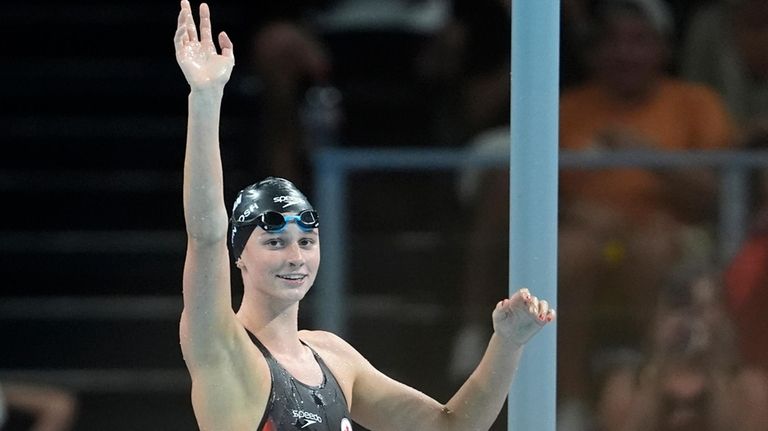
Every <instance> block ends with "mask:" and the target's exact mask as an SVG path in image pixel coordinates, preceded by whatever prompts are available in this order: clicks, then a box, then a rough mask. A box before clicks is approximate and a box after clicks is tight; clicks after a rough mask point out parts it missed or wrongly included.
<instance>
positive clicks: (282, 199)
mask: <svg viewBox="0 0 768 431" xmlns="http://www.w3.org/2000/svg"><path fill="white" fill-rule="evenodd" d="M305 210H314V208H312V204H310V203H309V200H308V199H307V197H306V196H304V193H302V192H301V191H300V190H299V189H298V188H297V187H296V186H295V185H294V184H293V183H292V182H290V181H288V180H286V179H285V178H278V177H267V178H265V179H263V180H261V181H259V182H258V183H256V184H251V185H250V186H248V187H246V188H244V189H242V190H240V193H238V194H237V199H235V203H234V205H233V207H232V217H231V218H230V224H231V231H230V232H231V233H230V244H231V245H232V252H233V256H234V258H235V260H237V259H238V258H240V255H241V254H242V253H243V249H244V248H245V243H246V242H248V238H250V236H251V233H253V230H254V229H255V228H256V227H257V224H256V218H257V217H258V216H260V215H262V214H264V213H265V212H267V211H275V212H278V213H299V212H301V211H305Z"/></svg>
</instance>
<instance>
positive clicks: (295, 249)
mask: <svg viewBox="0 0 768 431" xmlns="http://www.w3.org/2000/svg"><path fill="white" fill-rule="evenodd" d="M286 254H287V255H286V260H287V261H288V264H289V265H290V266H293V267H300V266H303V265H304V253H303V252H302V250H301V247H299V245H298V244H296V243H293V244H291V245H289V246H288V247H286Z"/></svg>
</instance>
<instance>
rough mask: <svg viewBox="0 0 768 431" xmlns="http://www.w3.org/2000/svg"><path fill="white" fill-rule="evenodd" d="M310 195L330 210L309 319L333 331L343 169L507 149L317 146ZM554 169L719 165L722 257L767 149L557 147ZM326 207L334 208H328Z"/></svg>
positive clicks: (485, 159) (436, 164)
mask: <svg viewBox="0 0 768 431" xmlns="http://www.w3.org/2000/svg"><path fill="white" fill-rule="evenodd" d="M313 164H314V179H315V190H320V191H322V192H321V193H316V196H315V197H314V200H315V202H316V203H317V206H318V208H319V209H320V212H321V213H326V214H334V216H333V217H326V218H324V219H323V262H324V265H323V269H322V271H320V273H319V275H318V280H317V283H318V285H319V286H321V288H320V289H318V306H319V308H320V309H321V310H323V312H322V313H320V314H319V315H318V316H316V321H315V323H316V324H317V325H318V326H319V327H321V328H325V329H328V330H331V331H334V332H337V333H339V334H342V335H343V334H344V333H345V332H346V328H347V325H346V312H345V307H344V306H343V305H342V304H344V299H345V297H346V274H345V268H346V261H347V232H346V226H347V223H346V220H345V216H346V214H347V211H346V203H345V196H346V183H347V176H348V175H349V174H350V173H352V172H359V171H403V170H422V171H425V170H449V169H453V170H460V169H467V168H478V167H479V168H504V167H507V166H508V164H509V160H508V156H507V155H506V154H495V155H488V154H480V153H477V152H475V151H473V150H472V149H442V148H440V149H425V148H387V149H384V148H341V147H321V148H319V149H318V150H317V152H316V153H315V154H314V158H313ZM559 165H560V168H561V169H564V168H569V169H571V168H575V169H598V168H606V167H637V168H652V169H671V168H681V167H689V168H695V167H711V168H716V169H718V170H719V173H720V175H719V178H720V193H719V214H718V219H719V226H718V234H719V235H718V241H719V245H718V247H719V257H720V259H721V260H722V261H725V260H727V259H728V258H729V257H730V256H732V255H733V253H734V252H735V251H736V250H737V249H738V247H739V246H740V244H741V242H742V239H743V237H744V233H745V230H746V225H747V218H748V208H747V205H748V203H747V196H748V191H747V188H748V175H749V171H750V170H751V169H754V168H758V167H768V151H740V150H712V151H679V152H671V151H670V152H655V151H638V150H633V151H628V150H622V151H618V150H616V151H604V152H603V151H581V152H575V151H561V152H560V155H559ZM331 209H332V210H333V211H331Z"/></svg>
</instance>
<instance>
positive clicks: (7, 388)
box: [0, 382, 77, 431]
mask: <svg viewBox="0 0 768 431" xmlns="http://www.w3.org/2000/svg"><path fill="white" fill-rule="evenodd" d="M76 414H77V399H76V398H75V396H74V395H72V394H70V393H69V392H66V391H64V390H62V389H59V388H53V387H49V386H40V385H30V384H25V383H13V382H9V383H4V384H3V385H2V386H0V430H2V431H6V430H7V431H15V430H19V431H20V430H29V431H67V430H70V429H73V428H72V426H73V424H74V422H75V416H76Z"/></svg>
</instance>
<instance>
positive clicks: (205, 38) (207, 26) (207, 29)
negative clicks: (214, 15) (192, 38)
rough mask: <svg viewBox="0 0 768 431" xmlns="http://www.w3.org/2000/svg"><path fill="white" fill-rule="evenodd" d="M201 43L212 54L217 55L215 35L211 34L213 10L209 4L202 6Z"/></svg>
mask: <svg viewBox="0 0 768 431" xmlns="http://www.w3.org/2000/svg"><path fill="white" fill-rule="evenodd" d="M200 42H201V43H202V45H203V49H205V50H206V51H207V52H208V53H210V54H215V53H216V46H215V45H214V44H213V33H212V32H211V10H210V9H209V8H208V4H206V3H201V4H200Z"/></svg>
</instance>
